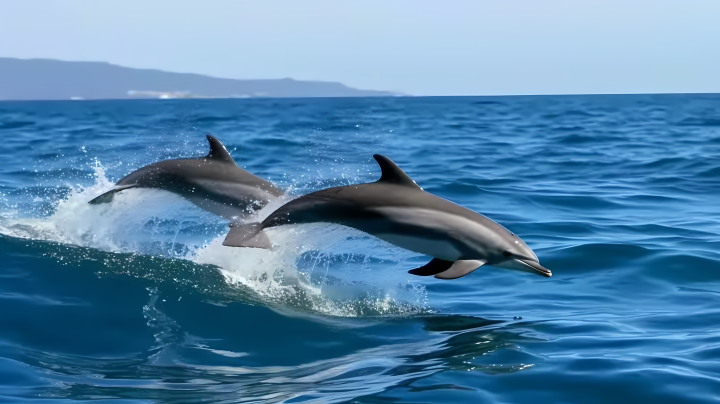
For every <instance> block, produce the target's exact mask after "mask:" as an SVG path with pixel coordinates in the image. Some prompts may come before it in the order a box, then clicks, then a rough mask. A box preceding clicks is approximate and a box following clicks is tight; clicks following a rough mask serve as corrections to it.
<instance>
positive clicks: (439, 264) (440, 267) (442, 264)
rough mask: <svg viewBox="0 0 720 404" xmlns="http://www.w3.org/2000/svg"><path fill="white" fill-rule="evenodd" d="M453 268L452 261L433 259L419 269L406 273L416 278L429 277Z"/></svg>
mask: <svg viewBox="0 0 720 404" xmlns="http://www.w3.org/2000/svg"><path fill="white" fill-rule="evenodd" d="M452 266H453V261H445V260H441V259H440V258H433V259H432V261H430V262H428V263H427V264H425V265H423V266H421V267H420V268H415V269H411V270H409V271H408V273H410V274H413V275H417V276H430V275H435V274H439V273H440V272H445V271H447V270H448V269H450V267H452Z"/></svg>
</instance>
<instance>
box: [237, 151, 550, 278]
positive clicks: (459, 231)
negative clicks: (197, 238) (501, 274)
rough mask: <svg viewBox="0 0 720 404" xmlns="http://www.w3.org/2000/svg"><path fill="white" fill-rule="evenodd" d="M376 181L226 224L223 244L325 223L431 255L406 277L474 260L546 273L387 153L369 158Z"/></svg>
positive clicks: (450, 270)
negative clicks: (377, 167)
mask: <svg viewBox="0 0 720 404" xmlns="http://www.w3.org/2000/svg"><path fill="white" fill-rule="evenodd" d="M373 157H374V158H375V160H376V161H377V162H378V164H379V165H380V168H381V170H382V176H381V177H380V179H379V180H378V181H376V182H371V183H367V184H357V185H346V186H342V187H335V188H328V189H324V190H321V191H317V192H313V193H310V194H307V195H304V196H301V197H299V198H297V199H294V200H292V201H290V202H288V203H286V204H285V205H283V206H281V207H280V208H279V209H277V210H276V211H275V212H273V213H272V214H270V216H268V217H267V218H266V219H265V220H263V221H262V222H259V223H248V224H241V223H238V222H232V223H230V231H229V232H228V235H227V236H226V238H225V241H224V242H223V245H226V246H232V247H255V248H271V247H272V244H271V243H270V240H269V238H268V236H267V234H266V233H265V232H264V231H263V229H266V228H270V227H275V226H282V225H287V224H299V223H311V222H329V223H337V224H341V225H344V226H348V227H353V228H355V229H358V230H361V231H363V232H366V233H368V234H371V235H373V236H375V237H378V238H380V239H383V240H385V241H387V242H390V243H392V244H395V245H397V246H399V247H402V248H405V249H408V250H410V251H414V252H417V253H420V254H425V255H429V256H432V257H433V259H432V261H430V262H429V263H428V264H426V265H424V266H422V267H420V268H415V269H413V270H410V271H409V272H410V273H411V274H413V275H419V276H429V275H435V277H436V278H439V279H455V278H460V277H462V276H465V275H467V274H469V273H470V272H472V271H474V270H476V269H477V268H479V267H480V266H482V265H491V266H495V267H501V268H508V269H514V270H519V271H524V272H530V273H534V274H538V275H542V276H545V277H549V276H551V275H552V272H550V270H549V269H547V268H545V267H543V266H542V265H540V262H539V260H538V258H537V255H535V253H534V252H533V251H532V250H531V249H530V247H528V246H527V244H525V242H523V241H522V240H521V239H520V238H519V237H518V236H516V235H515V234H513V233H512V232H510V231H508V230H507V229H506V228H504V227H503V226H501V225H499V224H498V223H496V222H494V221H492V220H490V219H489V218H487V217H485V216H483V215H481V214H478V213H476V212H473V211H471V210H469V209H466V208H464V207H462V206H459V205H456V204H454V203H452V202H450V201H448V200H446V199H443V198H440V197H438V196H435V195H433V194H431V193H429V192H425V191H423V189H422V188H420V186H418V185H417V184H416V183H415V181H413V180H412V179H410V177H408V175H407V174H405V172H403V171H402V170H401V169H400V167H398V166H397V165H396V164H395V163H394V162H393V161H392V160H390V159H389V158H387V157H385V156H382V155H379V154H376V155H374V156H373Z"/></svg>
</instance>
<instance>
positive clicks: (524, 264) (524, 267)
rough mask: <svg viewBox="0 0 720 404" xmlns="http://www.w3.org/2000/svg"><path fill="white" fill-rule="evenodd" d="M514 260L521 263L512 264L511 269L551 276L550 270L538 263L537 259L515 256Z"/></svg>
mask: <svg viewBox="0 0 720 404" xmlns="http://www.w3.org/2000/svg"><path fill="white" fill-rule="evenodd" d="M515 262H517V263H520V264H521V265H514V266H513V268H512V269H517V270H518V271H523V272H530V273H532V274H537V275H542V276H544V277H546V278H549V277H551V276H552V272H551V271H550V270H549V269H547V268H545V267H544V266H542V265H540V263H539V262H537V261H531V260H526V259H520V258H515Z"/></svg>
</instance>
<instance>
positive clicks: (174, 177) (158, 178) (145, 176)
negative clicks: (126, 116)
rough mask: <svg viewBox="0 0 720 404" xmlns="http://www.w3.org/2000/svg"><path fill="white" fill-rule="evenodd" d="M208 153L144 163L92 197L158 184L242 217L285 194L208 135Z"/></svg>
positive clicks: (211, 208) (211, 209)
mask: <svg viewBox="0 0 720 404" xmlns="http://www.w3.org/2000/svg"><path fill="white" fill-rule="evenodd" d="M207 139H208V142H210V153H209V154H208V155H207V156H203V157H196V158H187V159H176V160H164V161H160V162H157V163H153V164H150V165H147V166H145V167H142V168H140V169H138V170H136V171H134V172H132V173H130V174H128V175H127V176H126V177H125V178H123V179H121V180H120V181H118V182H117V184H116V185H117V187H116V188H114V189H112V190H110V191H108V192H106V193H104V194H102V195H100V196H98V197H97V198H95V199H93V200H91V201H90V202H89V203H91V204H99V203H108V202H111V201H112V200H113V197H114V195H115V194H116V193H117V192H120V191H122V190H124V189H129V188H156V189H164V190H166V191H170V192H173V193H176V194H178V195H180V196H182V197H184V198H185V199H187V200H189V201H190V202H192V203H194V204H195V205H197V206H199V207H200V208H202V209H205V210H207V211H209V212H212V213H214V214H216V215H219V216H222V217H224V218H226V219H228V220H234V219H237V218H238V217H242V216H243V215H246V214H247V213H248V212H249V209H251V208H254V209H258V208H261V207H263V206H265V205H267V204H268V202H269V201H270V200H272V199H274V198H277V197H278V196H280V195H282V192H283V191H282V190H281V189H280V188H278V187H276V186H275V185H273V184H271V183H270V182H268V181H265V180H264V179H262V178H260V177H257V176H255V175H252V174H250V173H249V172H247V171H245V170H243V169H242V168H240V167H238V165H237V164H235V160H233V158H232V157H231V156H230V153H228V151H227V149H225V146H223V144H222V143H220V141H219V140H217V139H216V138H215V137H213V136H211V135H207Z"/></svg>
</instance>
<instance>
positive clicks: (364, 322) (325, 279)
mask: <svg viewBox="0 0 720 404" xmlns="http://www.w3.org/2000/svg"><path fill="white" fill-rule="evenodd" d="M205 133H213V134H215V135H216V136H217V137H218V138H219V139H220V140H221V141H223V142H224V143H225V145H226V146H227V148H228V150H230V152H231V154H232V155H233V157H234V158H235V160H236V161H237V162H238V164H239V165H240V166H242V167H244V168H245V169H247V170H249V171H250V172H252V173H254V174H256V175H259V176H261V177H264V178H267V179H269V180H272V181H274V182H275V183H277V184H278V185H280V186H282V187H284V188H285V189H287V190H288V191H287V194H286V196H285V197H283V198H284V200H289V199H291V198H293V197H295V196H298V195H301V194H304V193H307V192H311V191H314V190H318V189H322V188H325V187H330V186H337V185H343V184H353V183H361V182H369V181H374V180H376V179H377V178H379V175H380V170H379V168H378V167H377V165H376V163H375V162H374V160H373V159H372V155H373V154H374V153H381V154H385V155H387V156H389V157H390V158H392V159H393V160H394V161H395V162H396V163H398V165H399V166H400V167H401V168H403V169H404V170H405V171H406V172H407V173H408V174H409V175H410V177H411V178H413V179H414V180H415V181H416V182H417V183H418V184H420V185H421V186H422V187H423V188H424V189H425V190H426V191H428V192H432V193H434V194H437V195H439V196H442V197H444V198H447V199H449V200H452V201H454V202H457V203H459V204H461V205H463V206H466V207H468V208H470V209H473V210H476V211H478V212H480V213H483V214H485V215H486V216H489V217H490V218H493V219H494V220H496V221H498V222H499V223H501V224H503V225H504V226H505V227H507V228H508V229H510V230H512V231H513V232H515V233H516V234H518V235H519V236H520V237H521V238H523V239H524V240H525V241H526V242H527V244H528V245H529V246H530V247H531V248H532V249H533V250H534V251H535V252H536V253H537V255H538V256H539V258H540V261H541V262H542V263H543V265H545V266H546V267H548V268H550V269H551V270H552V271H553V276H552V277H551V278H542V277H540V276H535V275H532V274H527V273H520V272H515V271H509V270H504V269H498V268H492V267H481V268H480V269H479V270H477V271H475V272H473V273H472V274H470V275H468V276H466V277H464V278H461V279H457V280H454V281H441V280H437V279H434V278H430V279H427V278H421V277H415V276H412V275H409V274H408V273H407V270H408V269H411V268H414V267H417V266H420V265H422V264H424V263H425V262H427V261H428V260H429V258H428V257H422V256H418V255H417V254H415V253H411V252H408V251H405V250H402V249H400V248H398V247H394V246H392V245H390V244H387V243H385V242H382V241H380V240H377V239H374V238H372V237H369V236H367V235H365V234H363V233H360V232H358V231H356V230H352V229H348V228H344V227H341V226H336V225H328V224H315V225H306V226H289V227H283V228H277V229H274V230H271V231H270V237H271V239H273V242H275V243H276V244H277V247H276V248H275V249H274V250H272V251H266V250H257V249H240V248H229V247H223V246H222V245H221V242H222V239H223V237H224V235H225V234H226V232H227V230H228V228H227V223H226V222H224V221H223V220H222V219H220V218H218V217H216V216H214V215H212V214H210V213H207V212H204V211H202V210H200V209H199V208H196V207H195V206H194V205H192V204H190V203H189V202H187V201H185V200H184V199H182V198H180V197H177V196H175V195H173V194H170V193H167V192H165V191H159V190H128V191H125V192H123V193H121V194H119V195H118V197H116V200H115V201H114V202H113V203H112V204H109V205H88V204H87V203H86V202H87V201H88V200H90V199H91V198H93V197H94V196H96V195H98V194H100V193H102V192H104V191H105V190H108V189H110V187H111V186H112V184H113V183H114V181H116V180H118V179H119V178H121V177H123V176H124V175H126V174H128V173H129V172H131V171H132V170H134V169H136V168H139V167H141V166H143V165H146V164H148V163H151V162H155V161H159V160H163V159H168V158H178V157H189V156H199V155H204V154H206V153H207V150H208V147H207V144H206V140H205V136H204V135H205ZM0 162H1V163H0V402H9V403H16V402H17V403H33V404H34V403H51V402H68V401H74V400H83V401H85V402H98V403H101V402H102V403H110V402H112V403H117V404H120V403H195V402H211V403H245V402H252V403H276V402H284V403H303V402H322V403H336V402H352V403H392V402H412V403H458V402H471V403H607V402H627V403H648V402H653V403H680V402H682V403H706V402H717V401H719V397H720V204H719V203H718V197H720V95H642V96H547V97H477V98H473V97H462V98H360V99H282V100H280V99H241V100H157V101H140V100H134V101H82V102H70V101H68V102H3V103H0ZM277 206H278V205H277V204H274V205H271V206H269V207H267V208H265V209H263V210H262V211H260V212H258V213H257V215H260V216H262V215H267V214H269V213H270V212H271V211H272V209H273V208H276V207H277Z"/></svg>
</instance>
